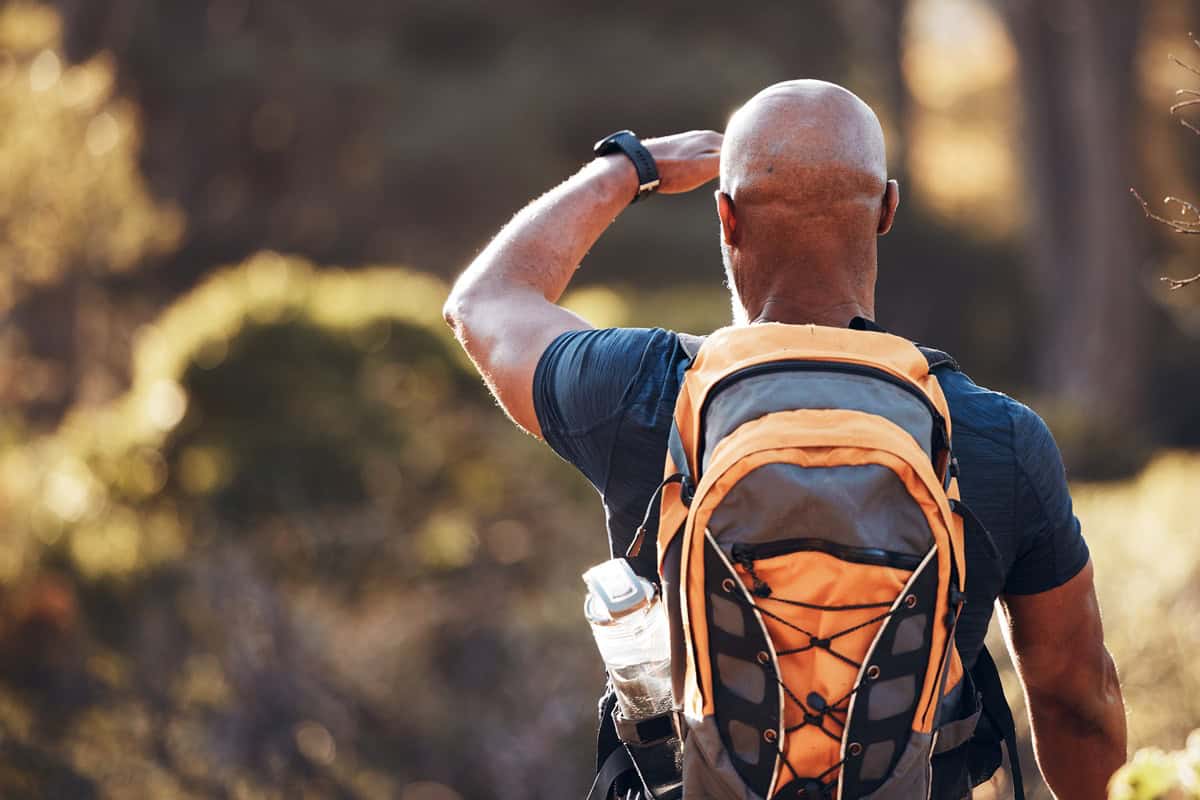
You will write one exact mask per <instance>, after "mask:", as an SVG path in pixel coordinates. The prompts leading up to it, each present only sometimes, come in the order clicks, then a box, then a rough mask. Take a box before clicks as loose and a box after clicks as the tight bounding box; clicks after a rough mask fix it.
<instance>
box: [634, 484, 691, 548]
mask: <svg viewBox="0 0 1200 800" xmlns="http://www.w3.org/2000/svg"><path fill="white" fill-rule="evenodd" d="M672 483H681V484H683V485H684V486H686V485H687V478H686V477H684V474H683V473H682V472H676V473H675V474H674V475H672V476H670V477H669V478H667V479H666V480H664V481H663V482H662V483H660V484H659V485H658V488H656V489H655V490H654V494H652V495H650V502H649V503H647V504H646V515H645V516H644V517H642V524H641V525H638V529H637V532H636V533H634V534H633V541H632V542H630V543H629V548H628V549H627V550H626V551H625V557H626V558H637V557H638V554H639V553H641V552H642V542H644V541H645V539H646V527H647V526H648V525H649V524H650V517H651V516H653V513H652V512H653V511H654V501H655V500H657V499H658V496H659V495H660V494H662V490H663V489H665V488H667V486H669V485H670V484H672Z"/></svg>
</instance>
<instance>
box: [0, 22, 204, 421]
mask: <svg viewBox="0 0 1200 800" xmlns="http://www.w3.org/2000/svg"><path fill="white" fill-rule="evenodd" d="M59 28H60V23H59V19H58V16H57V15H56V14H55V13H54V12H53V11H51V10H50V9H47V8H45V7H41V6H35V5H32V4H30V3H22V2H18V3H10V4H7V5H4V6H3V7H0V163H2V164H3V165H4V169H3V170H0V232H2V233H3V235H0V261H2V262H3V264H4V269H3V270H2V271H0V320H4V321H5V322H6V323H7V324H5V325H3V326H0V406H3V407H4V408H6V410H7V412H8V413H9V414H13V413H14V412H19V413H20V414H21V415H22V416H23V417H24V419H25V421H31V420H32V421H39V420H43V421H44V420H50V421H56V420H57V419H58V418H59V416H61V414H62V413H63V412H64V411H65V410H66V409H67V408H68V407H69V406H70V405H71V404H72V403H73V402H75V401H76V400H77V399H79V398H80V395H81V394H82V395H86V396H87V397H88V399H89V400H91V401H93V402H95V401H99V400H105V399H108V398H110V397H112V396H115V395H116V394H117V393H119V391H120V389H121V386H120V381H117V380H113V377H112V376H113V374H116V375H121V374H122V373H123V372H124V371H125V369H126V367H127V360H128V351H127V349H125V348H123V347H121V346H120V344H119V337H117V336H113V335H112V331H111V330H110V329H111V328H112V327H113V324H112V323H113V315H112V313H111V307H110V306H111V297H110V292H111V291H112V289H113V286H114V284H115V283H117V282H119V281H120V280H121V278H122V277H124V276H128V275H129V274H130V273H132V272H135V271H136V270H138V269H139V268H141V267H144V266H146V265H147V264H148V263H151V262H153V261H154V260H155V259H157V258H160V257H162V256H163V255H164V254H168V253H170V252H172V251H173V250H174V248H175V247H176V246H177V245H178V243H179V241H180V239H181V237H182V234H183V228H184V220H183V217H182V216H181V215H180V213H179V212H178V211H177V210H176V209H174V208H173V207H171V206H170V205H163V204H160V203H157V202H156V201H155V200H154V199H153V198H152V197H151V196H150V195H149V194H148V193H147V191H146V187H145V184H144V182H143V180H142V177H141V174H140V172H139V170H138V165H137V153H138V148H139V146H140V143H139V139H138V137H139V130H138V113H137V110H136V109H135V108H133V107H132V106H131V105H130V104H129V103H128V102H127V101H122V100H120V99H119V98H117V97H115V96H114V92H113V90H114V80H115V79H114V74H113V65H112V63H111V61H110V60H109V59H107V58H104V57H97V58H94V59H92V60H89V61H87V62H85V63H81V64H79V65H78V66H70V65H68V64H66V63H65V62H64V60H63V58H62V56H61V53H60V51H59V50H58V39H59Z"/></svg>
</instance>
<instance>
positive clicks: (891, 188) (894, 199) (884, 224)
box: [877, 180, 900, 236]
mask: <svg viewBox="0 0 1200 800" xmlns="http://www.w3.org/2000/svg"><path fill="white" fill-rule="evenodd" d="M882 206H883V207H882V208H881V209H880V212H879V228H878V230H877V232H878V234H879V235H880V236H883V235H884V234H885V233H887V232H888V231H890V230H891V229H892V223H893V222H895V221H896V209H897V208H899V207H900V184H898V183H896V181H894V180H890V181H888V182H887V186H885V187H884V189H883V203H882Z"/></svg>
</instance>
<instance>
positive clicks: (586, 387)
mask: <svg viewBox="0 0 1200 800" xmlns="http://www.w3.org/2000/svg"><path fill="white" fill-rule="evenodd" d="M686 357H687V356H686V354H685V353H684V351H683V349H682V347H681V346H680V343H679V337H678V335H677V334H676V333H674V332H673V331H668V330H664V329H662V328H593V329H588V330H577V331H568V332H566V333H563V334H561V335H560V336H558V337H557V338H556V339H555V340H554V341H553V342H551V343H550V346H549V347H547V348H546V352H545V353H543V354H542V357H541V359H540V360H539V362H538V366H537V370H536V371H535V373H534V387H533V389H534V405H535V408H536V410H537V413H538V415H539V418H540V420H541V422H542V423H543V429H545V427H546V426H549V427H550V428H551V429H559V430H565V431H576V432H578V431H580V430H583V429H587V428H589V427H591V426H592V425H593V424H596V423H598V422H601V421H603V420H605V419H608V418H611V417H612V416H614V415H619V414H622V413H624V412H626V411H628V410H629V409H630V408H631V407H635V406H637V405H639V404H645V403H647V402H649V403H651V404H654V405H657V404H658V403H659V402H660V401H661V400H662V395H663V393H664V392H669V391H670V390H671V389H672V387H674V388H675V391H677V390H678V386H677V384H678V380H677V379H678V370H679V367H680V366H681V365H682V363H683V361H684V360H685V359H686Z"/></svg>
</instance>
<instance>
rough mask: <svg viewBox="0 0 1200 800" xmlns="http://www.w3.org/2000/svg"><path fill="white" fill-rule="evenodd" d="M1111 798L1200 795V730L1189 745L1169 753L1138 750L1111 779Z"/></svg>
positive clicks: (1180, 799) (1190, 799)
mask: <svg viewBox="0 0 1200 800" xmlns="http://www.w3.org/2000/svg"><path fill="white" fill-rule="evenodd" d="M1108 796H1109V800H1196V798H1200V730H1196V731H1193V732H1192V734H1191V735H1190V736H1189V737H1188V740H1187V747H1186V748H1185V749H1183V750H1179V751H1176V752H1173V753H1167V752H1165V751H1163V750H1160V749H1158V748H1155V747H1147V748H1144V749H1142V750H1139V751H1138V752H1137V753H1135V754H1134V756H1133V758H1132V759H1131V760H1130V761H1129V763H1128V764H1126V765H1125V766H1124V767H1122V768H1121V769H1120V770H1118V771H1117V774H1116V775H1114V776H1113V778H1112V781H1111V782H1110V783H1109V788H1108Z"/></svg>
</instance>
